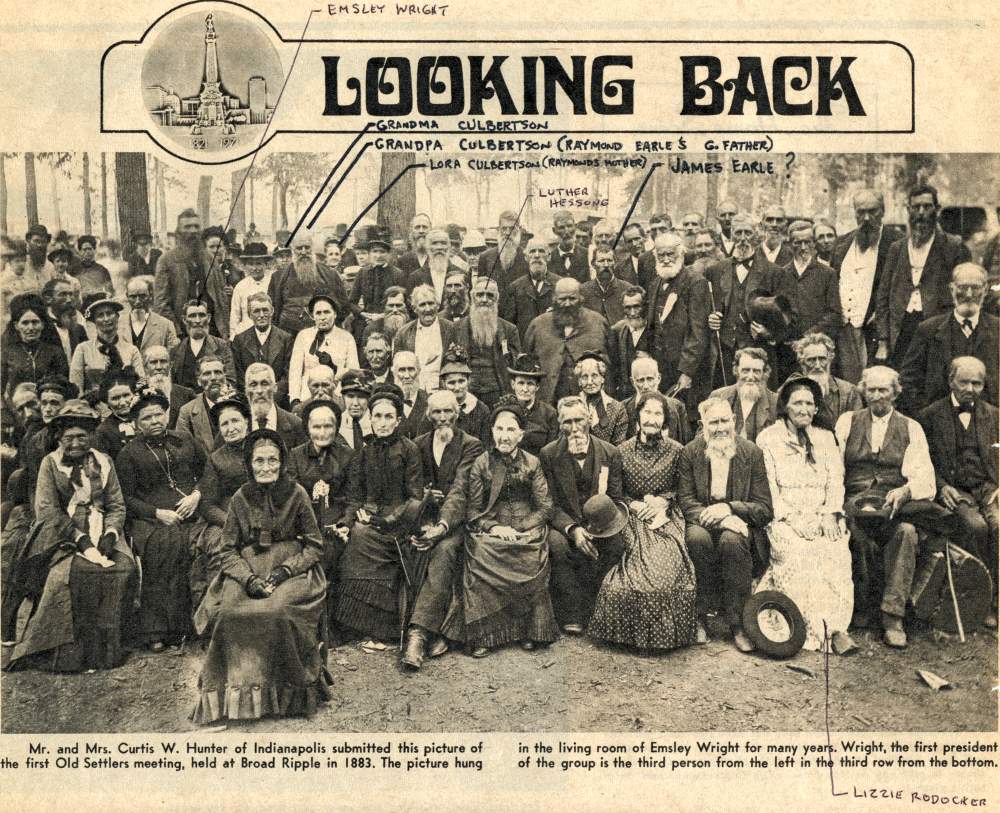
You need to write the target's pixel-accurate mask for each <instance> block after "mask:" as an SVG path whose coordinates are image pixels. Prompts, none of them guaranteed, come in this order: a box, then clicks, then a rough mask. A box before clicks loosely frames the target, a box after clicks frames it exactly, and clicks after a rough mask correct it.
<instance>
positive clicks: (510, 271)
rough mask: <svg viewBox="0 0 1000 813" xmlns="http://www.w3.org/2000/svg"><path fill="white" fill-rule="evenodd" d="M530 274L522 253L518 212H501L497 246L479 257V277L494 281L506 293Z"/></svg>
mask: <svg viewBox="0 0 1000 813" xmlns="http://www.w3.org/2000/svg"><path fill="white" fill-rule="evenodd" d="M527 273H528V261H527V259H526V258H525V256H524V252H523V251H521V229H520V228H518V225H517V213H516V212H510V211H506V212H501V213H500V223H499V227H498V229H497V244H496V247H495V248H490V249H487V250H486V251H484V252H483V253H482V254H480V255H479V266H478V276H479V278H480V279H483V278H486V279H492V280H494V281H496V283H497V284H498V285H499V287H500V290H502V291H506V290H507V288H508V287H509V286H510V284H511V283H512V282H514V280H516V279H517V278H518V277H521V276H523V275H525V274H527Z"/></svg>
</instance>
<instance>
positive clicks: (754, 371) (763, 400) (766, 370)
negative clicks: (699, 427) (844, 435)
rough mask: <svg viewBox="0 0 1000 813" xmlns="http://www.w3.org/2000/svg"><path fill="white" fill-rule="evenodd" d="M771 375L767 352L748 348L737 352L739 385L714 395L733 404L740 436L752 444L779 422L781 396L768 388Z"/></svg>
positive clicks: (716, 392) (735, 364) (733, 385)
mask: <svg viewBox="0 0 1000 813" xmlns="http://www.w3.org/2000/svg"><path fill="white" fill-rule="evenodd" d="M770 372H771V370H770V367H769V366H768V361H767V352H766V351H765V350H762V349H761V348H759V347H744V348H742V349H740V350H737V351H736V359H735V361H734V362H733V375H734V376H735V378H736V383H735V384H730V385H729V386H728V387H719V389H717V390H714V391H713V392H712V394H711V396H710V397H712V398H720V399H722V400H723V401H726V402H727V403H728V404H729V406H730V408H731V410H732V413H733V419H734V422H735V427H736V434H738V435H739V436H740V437H743V438H746V439H747V440H749V441H754V440H756V439H757V435H758V434H759V433H760V431H761V430H762V429H764V428H765V427H768V426H770V425H771V424H772V423H774V422H775V420H777V408H778V395H777V393H775V392H772V391H771V390H769V389H768V388H767V378H768V375H769V374H770ZM831 425H832V424H831Z"/></svg>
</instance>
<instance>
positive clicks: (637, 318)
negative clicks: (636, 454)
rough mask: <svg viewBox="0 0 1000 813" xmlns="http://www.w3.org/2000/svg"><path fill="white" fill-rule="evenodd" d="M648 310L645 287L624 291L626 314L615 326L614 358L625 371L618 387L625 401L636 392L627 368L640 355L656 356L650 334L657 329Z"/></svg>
mask: <svg viewBox="0 0 1000 813" xmlns="http://www.w3.org/2000/svg"><path fill="white" fill-rule="evenodd" d="M647 310H648V306H647V304H646V292H645V290H643V289H642V288H641V287H639V286H638V285H633V286H631V287H629V288H627V289H626V290H625V292H624V293H623V294H622V312H623V313H624V314H625V317H624V318H623V319H621V320H619V321H618V322H615V324H613V325H612V326H611V346H612V355H611V360H612V362H613V366H614V367H615V369H617V370H620V371H621V374H620V375H618V376H616V378H617V381H618V388H617V390H616V391H615V397H616V398H618V399H619V400H621V401H622V402H624V401H627V400H628V399H629V398H631V397H632V396H633V395H635V394H636V392H635V388H634V387H633V385H632V381H631V379H629V377H628V376H627V375H625V371H626V370H631V369H632V365H633V363H634V362H635V361H636V360H637V359H638V358H639V357H640V356H647V357H651V356H652V350H653V346H652V344H651V343H650V337H651V336H652V335H653V331H652V330H650V329H649V325H648V323H647V322H646V311H647ZM650 361H652V359H651V358H650ZM652 364H653V366H654V367H655V366H656V362H655V361H652ZM656 378H657V384H659V379H660V374H659V371H657V373H656Z"/></svg>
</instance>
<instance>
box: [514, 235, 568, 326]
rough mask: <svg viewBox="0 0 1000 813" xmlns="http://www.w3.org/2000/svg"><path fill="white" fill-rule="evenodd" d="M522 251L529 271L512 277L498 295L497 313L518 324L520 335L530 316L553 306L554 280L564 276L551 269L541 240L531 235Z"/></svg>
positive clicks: (530, 318) (547, 253)
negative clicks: (525, 256)
mask: <svg viewBox="0 0 1000 813" xmlns="http://www.w3.org/2000/svg"><path fill="white" fill-rule="evenodd" d="M571 222H572V219H571ZM525 254H526V255H527V257H528V273H527V274H526V275H525V276H523V277H520V278H519V279H516V280H514V282H513V283H511V285H510V287H508V288H507V290H506V291H504V292H503V295H502V297H501V299H500V315H501V316H503V318H504V319H506V320H507V321H508V322H510V323H511V324H513V325H516V326H517V332H518V333H519V334H520V336H521V338H522V339H523V338H524V334H525V333H526V332H527V330H528V325H530V324H531V322H532V320H533V319H534V318H535V317H537V316H541V315H542V314H543V313H545V312H546V311H547V310H548V309H549V308H551V307H552V292H553V291H554V290H555V283H556V281H557V280H558V279H559V278H560V277H561V276H563V275H562V274H560V275H554V274H553V273H552V266H551V265H549V249H548V246H546V245H545V243H544V241H542V240H539V239H537V238H532V239H531V240H530V241H529V242H528V247H527V249H525ZM566 276H570V275H566Z"/></svg>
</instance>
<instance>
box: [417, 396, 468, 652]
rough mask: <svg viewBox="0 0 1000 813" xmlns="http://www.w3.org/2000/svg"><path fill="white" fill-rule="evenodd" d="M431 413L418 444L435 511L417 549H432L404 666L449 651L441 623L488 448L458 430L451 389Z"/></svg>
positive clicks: (431, 401)
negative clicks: (478, 467) (471, 492)
mask: <svg viewBox="0 0 1000 813" xmlns="http://www.w3.org/2000/svg"><path fill="white" fill-rule="evenodd" d="M427 414H428V416H429V417H430V420H431V424H432V425H433V427H434V428H433V429H432V430H431V431H430V432H427V433H425V434H422V435H419V436H418V437H417V438H416V439H415V440H414V442H415V443H416V444H417V448H419V449H420V458H421V460H422V461H423V467H424V477H425V479H426V480H427V482H428V484H429V485H430V487H431V488H432V489H433V490H434V493H433V500H434V504H433V507H432V508H431V509H430V511H429V512H428V514H425V515H424V518H423V520H424V521H423V526H422V528H421V532H420V536H419V537H417V541H416V543H415V545H416V546H417V547H418V548H421V549H430V550H431V554H430V561H429V563H428V565H427V576H426V578H425V579H424V583H423V585H422V586H421V587H420V590H419V592H418V593H417V597H416V601H415V602H414V605H413V614H412V616H411V617H410V626H409V629H408V630H407V632H406V642H405V644H404V646H403V659H402V660H403V664H404V665H406V666H408V667H410V668H411V669H419V668H420V666H421V665H422V663H423V660H424V653H425V651H426V650H427V644H428V641H429V640H430V638H431V637H433V638H434V642H433V644H432V645H431V647H430V651H429V652H428V653H427V654H429V655H430V656H431V657H434V656H435V655H440V654H443V653H444V651H445V650H446V649H447V644H445V642H444V639H443V638H441V634H440V633H441V624H442V623H443V622H444V618H445V613H447V611H448V606H449V605H450V603H451V594H452V588H453V586H454V585H455V583H456V580H457V578H458V575H459V569H460V567H461V562H462V544H463V541H462V533H461V530H462V528H463V526H464V525H465V518H466V505H467V500H468V495H467V486H468V480H469V470H470V469H471V468H472V462H473V461H474V460H475V459H476V458H477V457H479V455H481V454H482V453H483V444H482V443H480V442H479V440H477V439H476V438H474V437H472V436H471V435H468V434H466V433H465V432H463V431H462V430H461V429H458V428H456V426H455V422H456V421H457V419H458V401H456V399H455V396H454V395H452V393H450V392H448V391H447V390H438V391H436V392H433V393H431V394H430V396H428V398H427Z"/></svg>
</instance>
